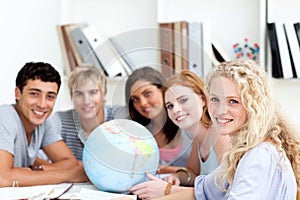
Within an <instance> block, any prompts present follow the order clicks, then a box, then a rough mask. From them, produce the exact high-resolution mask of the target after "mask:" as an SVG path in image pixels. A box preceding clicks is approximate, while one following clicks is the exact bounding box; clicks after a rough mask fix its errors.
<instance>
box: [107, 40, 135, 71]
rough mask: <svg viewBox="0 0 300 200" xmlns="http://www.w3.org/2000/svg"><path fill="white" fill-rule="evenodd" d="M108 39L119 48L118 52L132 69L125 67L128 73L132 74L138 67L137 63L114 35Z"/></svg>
mask: <svg viewBox="0 0 300 200" xmlns="http://www.w3.org/2000/svg"><path fill="white" fill-rule="evenodd" d="M108 40H109V41H110V42H111V44H112V46H113V47H114V48H115V49H116V50H117V52H118V54H119V55H120V56H121V57H122V58H123V59H124V61H125V62H126V64H127V66H128V67H129V68H130V69H127V68H126V69H125V70H126V72H127V73H128V74H130V73H131V72H132V71H134V70H136V69H138V67H137V66H136V64H135V63H134V62H133V61H132V60H131V58H130V57H129V56H128V55H127V53H126V52H125V51H124V49H123V48H122V47H121V45H120V44H119V42H118V41H117V40H116V39H115V38H114V37H109V38H108Z"/></svg>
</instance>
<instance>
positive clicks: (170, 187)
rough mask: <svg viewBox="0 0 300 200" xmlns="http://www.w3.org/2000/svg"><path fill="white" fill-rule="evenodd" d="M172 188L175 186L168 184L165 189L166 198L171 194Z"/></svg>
mask: <svg viewBox="0 0 300 200" xmlns="http://www.w3.org/2000/svg"><path fill="white" fill-rule="evenodd" d="M172 186H173V184H172V183H170V182H169V183H168V184H167V186H166V189H165V196H166V195H168V194H170V192H171V189H172Z"/></svg>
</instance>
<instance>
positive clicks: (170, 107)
mask: <svg viewBox="0 0 300 200" xmlns="http://www.w3.org/2000/svg"><path fill="white" fill-rule="evenodd" d="M173 107H174V105H173V104H170V103H168V104H166V108H167V109H168V110H172V109H173Z"/></svg>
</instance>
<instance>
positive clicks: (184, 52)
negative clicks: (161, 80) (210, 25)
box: [180, 21, 189, 69]
mask: <svg viewBox="0 0 300 200" xmlns="http://www.w3.org/2000/svg"><path fill="white" fill-rule="evenodd" d="M180 33H181V35H180V39H181V69H188V68H189V61H188V54H189V53H188V45H189V44H188V22H187V21H182V22H181V23H180Z"/></svg>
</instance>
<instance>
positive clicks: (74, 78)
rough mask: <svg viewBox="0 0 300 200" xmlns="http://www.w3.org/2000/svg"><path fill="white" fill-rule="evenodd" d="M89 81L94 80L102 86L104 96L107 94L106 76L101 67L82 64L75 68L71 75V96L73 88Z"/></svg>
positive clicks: (69, 84)
mask: <svg viewBox="0 0 300 200" xmlns="http://www.w3.org/2000/svg"><path fill="white" fill-rule="evenodd" d="M88 81H93V82H94V83H95V84H97V86H98V87H99V88H100V90H101V93H102V95H103V96H105V95H106V90H107V89H106V77H105V75H104V73H102V72H101V71H100V70H99V68H97V67H95V66H94V65H89V64H82V65H79V66H78V67H76V68H75V70H74V71H73V72H72V73H71V75H70V77H69V82H68V86H69V90H70V95H71V97H72V96H73V90H74V88H75V87H78V86H79V85H85V84H86V83H87V82H88Z"/></svg>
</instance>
